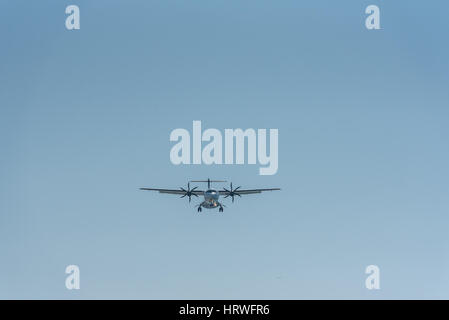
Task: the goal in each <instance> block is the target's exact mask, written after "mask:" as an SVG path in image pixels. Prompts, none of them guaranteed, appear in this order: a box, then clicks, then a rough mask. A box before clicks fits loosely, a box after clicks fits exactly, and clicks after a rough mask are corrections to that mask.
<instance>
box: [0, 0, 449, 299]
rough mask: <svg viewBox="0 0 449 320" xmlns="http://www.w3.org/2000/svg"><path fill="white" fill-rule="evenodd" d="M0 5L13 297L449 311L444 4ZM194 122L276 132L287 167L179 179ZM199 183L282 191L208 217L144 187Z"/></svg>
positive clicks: (5, 223)
mask: <svg viewBox="0 0 449 320" xmlns="http://www.w3.org/2000/svg"><path fill="white" fill-rule="evenodd" d="M70 4H77V5H79V7H80V10H81V29H80V30H78V31H67V30H66V29H65V17H66V15H65V13H64V11H65V7H66V6H67V5H70ZM370 4H376V5H379V7H380V9H381V27H382V29H381V30H378V31H368V30H367V29H366V28H365V26H364V19H365V14H364V11H365V8H366V6H368V5H370ZM0 9H1V12H2V15H1V18H0V35H1V38H2V40H3V41H2V43H3V45H2V50H1V51H0V115H1V116H0V147H1V150H2V157H0V163H1V165H0V170H1V177H2V179H1V180H0V190H1V191H0V213H1V214H0V240H1V241H0V252H1V257H2V258H1V260H0V261H1V263H0V298H32V299H34V298H39V299H47V298H61V299H78V298H85V299H99V298H125V299H128V298H137V299H163V298H176V299H188V298H190V299H205V298H207V299H214V298H223V299H227V298H229V299H241V298H253V299H280V298H283V299H308V298H324V299H334V298H342V299H345V298H357V299H378V298H384V299H390V298H404V299H414V298H426V299H427V298H445V299H447V298H449V294H448V292H449V290H448V289H449V271H448V270H449V253H448V252H449V236H448V232H447V230H448V226H449V217H448V214H449V212H448V211H449V210H448V209H449V197H448V195H449V188H448V181H449V170H448V165H447V164H448V163H449V150H448V148H447V141H448V137H449V128H448V125H447V123H448V120H449V109H448V105H449V104H448V102H449V90H448V80H449V62H448V59H447V57H448V56H449V46H448V44H447V41H445V39H446V38H447V31H448V29H449V20H448V19H447V12H448V10H449V5H448V4H447V2H445V1H432V3H431V4H428V3H426V4H425V3H424V2H422V1H419V2H418V1H416V2H411V1H404V0H401V1H394V2H391V1H390V2H387V1H375V0H372V1H344V2H336V1H322V0H320V1H301V2H300V1H276V2H274V1H260V0H259V1H244V2H242V1H213V2H211V1H203V0H198V1H126V3H125V2H124V1H94V2H92V1H80V0H77V1H70V2H69V1H62V2H61V1H40V2H29V1H2V2H1V4H0ZM193 120H201V121H202V124H203V128H217V129H220V130H224V129H225V128H243V129H245V128H267V129H269V128H277V129H279V170H278V173H277V174H276V175H274V176H260V175H258V168H259V166H258V165H240V166H239V165H233V166H224V165H223V166H193V165H191V166H174V165H172V163H171V162H170V158H169V151H170V148H171V146H172V145H173V144H172V143H170V141H169V135H170V132H171V131H172V130H173V129H175V128H186V129H188V130H190V131H191V127H192V121H193ZM207 177H210V178H215V179H226V180H228V181H233V183H234V185H242V186H243V187H248V188H256V187H281V188H282V191H281V192H278V193H268V194H264V195H254V196H247V197H243V198H242V199H237V200H236V203H235V204H231V203H230V201H228V202H225V203H227V204H228V207H227V208H226V209H225V212H224V214H218V213H215V212H210V211H206V212H205V211H203V213H207V214H202V215H198V214H197V212H196V209H195V208H194V204H196V203H192V204H191V205H189V204H188V201H187V200H185V199H178V198H177V197H176V196H170V195H159V194H155V193H149V192H148V193H146V192H143V191H139V190H138V188H139V187H142V186H154V187H163V188H165V187H167V188H169V187H175V188H176V187H180V186H183V187H185V185H186V183H187V181H188V180H190V179H203V178H207ZM69 264H76V265H78V266H79V267H80V269H81V289H80V290H79V291H68V290H67V289H66V288H65V286H64V283H65V277H66V274H65V273H64V271H65V267H66V266H67V265H69ZM371 264H375V265H378V266H379V267H380V271H381V290H379V291H368V290H367V289H366V288H365V287H364V283H365V278H366V275H365V274H364V270H365V267H366V266H368V265H371Z"/></svg>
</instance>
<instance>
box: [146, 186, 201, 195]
mask: <svg viewBox="0 0 449 320" xmlns="http://www.w3.org/2000/svg"><path fill="white" fill-rule="evenodd" d="M140 190H147V191H158V192H159V193H168V194H179V195H184V194H185V193H186V191H183V190H180V189H154V188H140ZM191 192H192V194H195V195H197V196H199V195H202V194H203V193H204V191H202V190H197V189H195V190H193V191H191Z"/></svg>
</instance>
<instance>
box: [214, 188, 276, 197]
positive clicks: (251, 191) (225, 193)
mask: <svg viewBox="0 0 449 320" xmlns="http://www.w3.org/2000/svg"><path fill="white" fill-rule="evenodd" d="M277 190H281V189H280V188H269V189H246V190H245V189H234V190H233V191H232V192H233V193H235V194H241V195H243V194H255V193H262V192H264V191H277ZM219 192H220V195H222V196H229V195H230V194H231V191H230V190H220V191H219Z"/></svg>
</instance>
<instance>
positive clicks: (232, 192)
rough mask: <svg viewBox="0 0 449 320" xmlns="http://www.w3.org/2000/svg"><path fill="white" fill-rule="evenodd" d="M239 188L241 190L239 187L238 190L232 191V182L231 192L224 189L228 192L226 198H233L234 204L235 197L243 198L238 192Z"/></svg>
mask: <svg viewBox="0 0 449 320" xmlns="http://www.w3.org/2000/svg"><path fill="white" fill-rule="evenodd" d="M239 188H240V186H239V187H237V188H235V189H232V182H231V190H228V189H226V188H223V190H224V191H226V192H227V193H228V194H227V195H226V196H225V198H227V197H231V198H232V202H234V197H235V196H239V197H241V195H240V194H239V193H238V192H237V190H238V189H239Z"/></svg>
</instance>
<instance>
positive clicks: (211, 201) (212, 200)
mask: <svg viewBox="0 0 449 320" xmlns="http://www.w3.org/2000/svg"><path fill="white" fill-rule="evenodd" d="M219 197H220V193H219V192H218V191H217V190H215V189H208V190H207V191H204V201H203V203H201V206H202V207H203V208H206V209H214V208H217V207H220V206H221V205H220V203H219V202H218V198H219Z"/></svg>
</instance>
